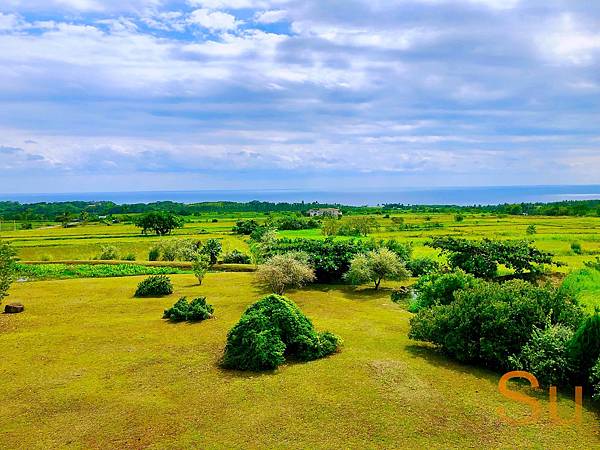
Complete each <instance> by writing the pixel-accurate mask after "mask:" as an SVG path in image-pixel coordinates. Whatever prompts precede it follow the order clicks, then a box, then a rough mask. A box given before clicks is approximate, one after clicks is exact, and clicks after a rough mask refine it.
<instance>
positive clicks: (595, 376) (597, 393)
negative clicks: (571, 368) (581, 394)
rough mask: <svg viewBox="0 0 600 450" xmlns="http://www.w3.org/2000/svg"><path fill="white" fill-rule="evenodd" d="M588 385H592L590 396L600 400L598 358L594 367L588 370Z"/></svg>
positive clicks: (599, 366)
mask: <svg viewBox="0 0 600 450" xmlns="http://www.w3.org/2000/svg"><path fill="white" fill-rule="evenodd" d="M589 383H590V386H591V387H592V397H593V399H594V400H598V401H600V359H598V361H596V364H595V365H594V367H592V370H591V371H590V379H589Z"/></svg>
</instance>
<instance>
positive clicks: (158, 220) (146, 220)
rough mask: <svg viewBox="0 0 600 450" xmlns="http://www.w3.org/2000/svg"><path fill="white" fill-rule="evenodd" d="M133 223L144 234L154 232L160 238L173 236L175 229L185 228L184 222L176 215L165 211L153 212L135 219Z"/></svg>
mask: <svg viewBox="0 0 600 450" xmlns="http://www.w3.org/2000/svg"><path fill="white" fill-rule="evenodd" d="M133 223H134V224H135V226H136V227H138V228H141V229H142V234H147V233H148V231H153V232H154V233H156V234H157V235H159V236H165V235H167V234H171V232H172V231H173V230H174V229H175V228H181V227H183V220H182V219H181V218H180V217H177V216H176V215H174V214H172V213H170V212H165V211H153V212H149V213H147V214H143V215H141V216H138V217H135V218H134V219H133Z"/></svg>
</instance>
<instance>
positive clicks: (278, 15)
mask: <svg viewBox="0 0 600 450" xmlns="http://www.w3.org/2000/svg"><path fill="white" fill-rule="evenodd" d="M286 17H287V11H285V10H282V9H274V10H270V11H262V12H259V13H256V15H255V16H254V20H255V21H256V22H258V23H276V22H281V21H282V20H284V19H285V18H286Z"/></svg>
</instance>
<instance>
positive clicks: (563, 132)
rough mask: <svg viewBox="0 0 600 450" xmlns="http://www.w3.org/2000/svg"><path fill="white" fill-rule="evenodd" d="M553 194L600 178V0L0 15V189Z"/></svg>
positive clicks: (20, 9) (293, 1)
mask: <svg viewBox="0 0 600 450" xmlns="http://www.w3.org/2000/svg"><path fill="white" fill-rule="evenodd" d="M540 184H541V185H544V184H552V185H555V184H600V2H596V1H576V0H568V1H558V0H179V1H170V0H2V1H1V2H0V192H3V193H25V192H37V193H40V192H41V193H43V192H48V193H50V192H107V191H138V190H194V189H248V190H253V189H308V190H313V191H314V190H349V189H350V190H360V189H387V190H392V189H395V188H402V187H435V186H500V185H540Z"/></svg>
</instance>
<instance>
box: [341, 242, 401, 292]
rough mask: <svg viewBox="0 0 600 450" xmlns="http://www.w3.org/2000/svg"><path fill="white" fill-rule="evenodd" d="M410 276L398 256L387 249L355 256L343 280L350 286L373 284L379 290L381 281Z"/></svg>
mask: <svg viewBox="0 0 600 450" xmlns="http://www.w3.org/2000/svg"><path fill="white" fill-rule="evenodd" d="M409 276H410V273H409V272H408V271H407V270H406V267H405V266H404V263H403V262H402V261H400V258H399V257H398V255H396V254H395V253H394V252H392V251H391V250H389V249H387V248H380V249H377V250H371V251H370V252H368V253H361V254H359V255H356V256H355V257H354V258H353V259H352V261H351V262H350V269H348V272H347V273H346V274H345V275H344V279H345V280H347V281H349V282H350V283H352V284H362V283H374V284H375V289H379V285H380V284H381V281H382V280H386V279H387V280H398V281H401V280H405V279H407V278H408V277H409Z"/></svg>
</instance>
